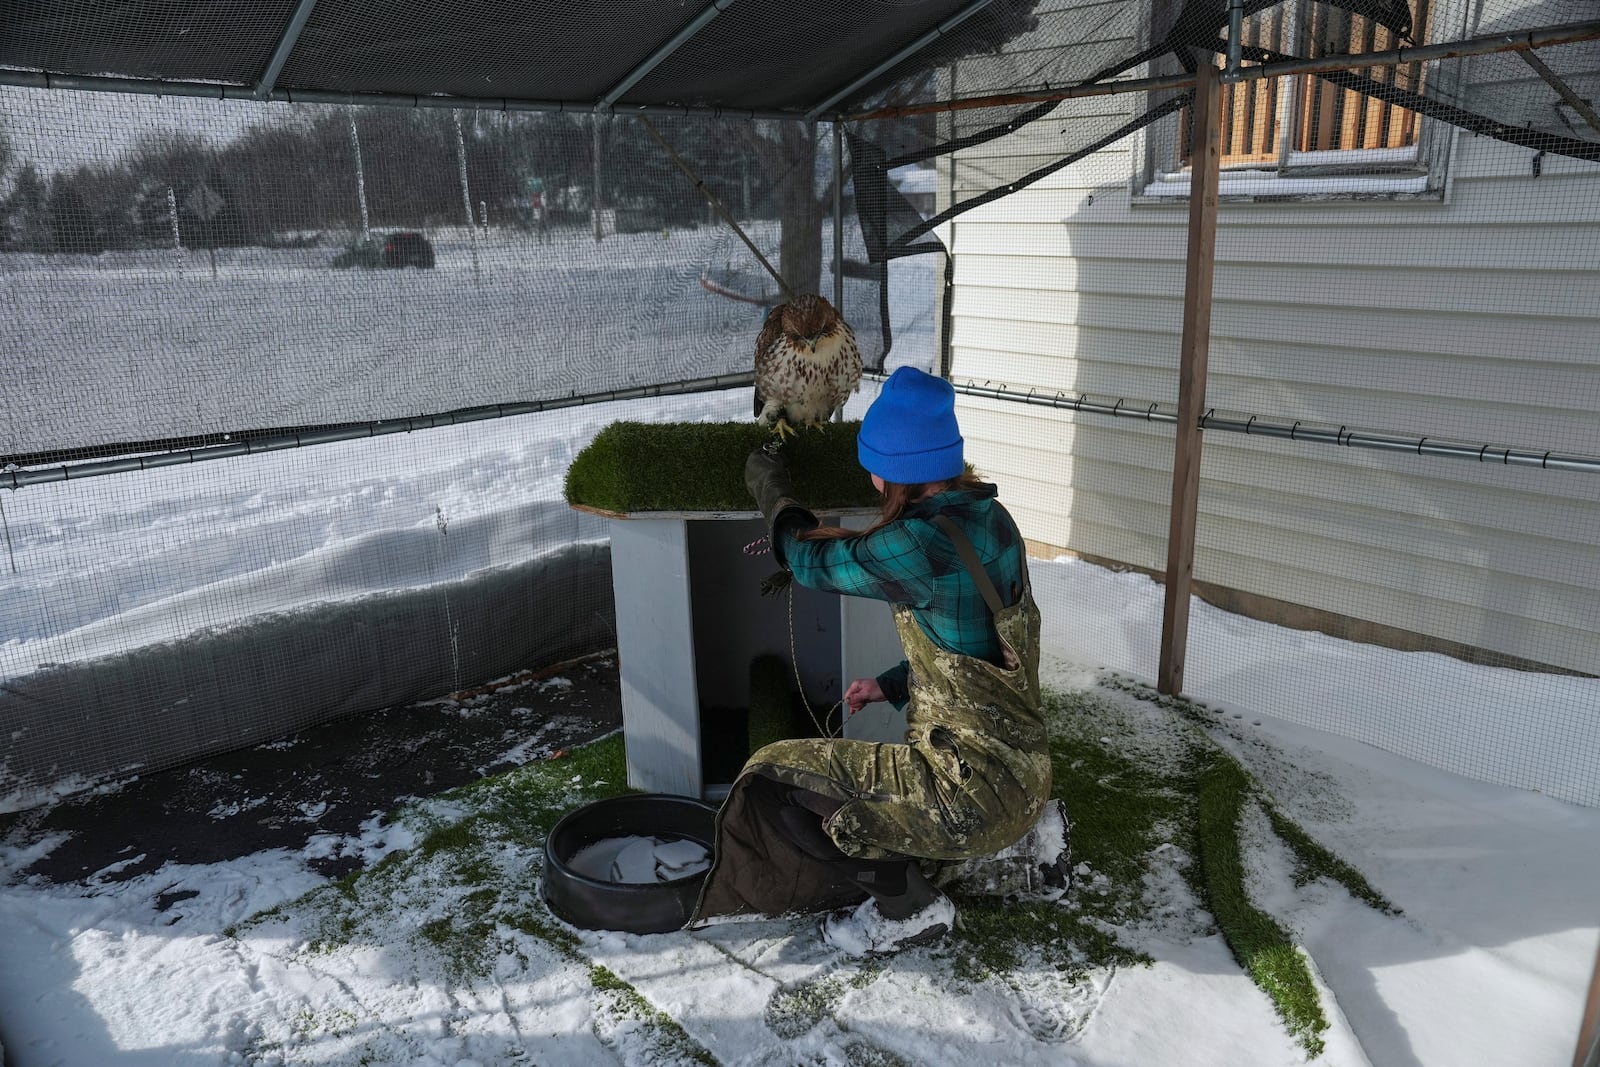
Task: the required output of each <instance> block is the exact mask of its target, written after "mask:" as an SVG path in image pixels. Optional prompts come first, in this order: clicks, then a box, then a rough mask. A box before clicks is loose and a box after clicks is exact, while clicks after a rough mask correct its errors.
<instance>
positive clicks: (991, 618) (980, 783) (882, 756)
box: [691, 367, 1050, 954]
mask: <svg viewBox="0 0 1600 1067" xmlns="http://www.w3.org/2000/svg"><path fill="white" fill-rule="evenodd" d="M858 446H859V456H860V459H861V464H862V466H863V467H865V468H866V470H867V471H868V472H869V473H870V474H871V475H872V481H873V484H874V485H875V486H876V487H877V488H878V490H879V492H881V493H882V494H883V508H882V516H881V518H880V519H879V521H878V522H877V523H875V524H874V525H872V526H871V527H869V528H868V529H867V530H865V531H863V532H860V533H851V532H848V531H842V530H819V529H817V528H816V527H817V519H816V517H815V516H814V515H813V514H812V513H811V512H810V511H808V510H807V509H806V508H805V507H804V505H802V504H801V503H800V502H798V501H796V500H795V499H793V497H792V495H791V493H792V487H791V483H790V480H789V476H788V471H787V469H786V468H785V466H784V464H783V462H782V461H781V460H780V459H778V458H776V457H773V456H769V455H767V454H766V453H765V452H762V451H759V450H758V451H756V452H752V453H751V455H750V457H749V459H748V460H747V461H746V464H745V480H746V483H747V484H748V486H749V488H750V491H751V494H752V495H753V496H754V497H755V499H756V502H757V504H758V506H759V507H760V508H761V512H762V515H763V516H764V517H765V518H766V520H767V522H768V525H769V527H770V530H771V543H772V551H773V554H774V556H776V557H777V559H778V561H779V563H781V564H782V565H783V566H784V567H786V568H787V569H788V570H789V571H790V572H791V573H792V575H793V576H794V580H795V581H797V582H799V583H800V584H801V585H804V586H807V587H809V588H812V589H820V590H825V591H831V592H836V593H842V594H846V595H849V596H864V597H872V598H874V599H877V600H886V601H888V602H889V603H890V605H891V606H892V608H893V612H894V619H895V627H896V629H897V630H898V632H899V635H900V640H901V643H902V645H903V646H904V649H905V654H906V659H905V661H903V662H901V663H900V664H899V665H898V666H896V667H894V668H892V669H890V670H888V671H886V672H885V673H884V674H881V675H879V676H878V677H877V678H872V679H857V680H855V681H853V682H852V683H851V684H850V686H849V688H848V689H847V690H846V692H845V701H846V703H848V704H849V706H850V711H851V712H852V713H854V712H855V711H858V710H860V708H861V707H863V706H864V705H866V704H868V703H871V702H874V701H879V700H888V701H890V702H892V703H893V704H895V705H896V706H897V707H902V708H905V710H906V740H905V743H904V744H884V743H877V742H869V741H858V740H849V739H844V738H803V739H796V740H791V741H779V742H776V743H774V744H770V745H767V746H765V747H764V748H762V749H760V750H759V751H757V752H756V753H755V754H754V755H752V756H751V757H750V759H749V761H748V762H746V764H745V766H744V769H743V770H742V771H741V772H740V774H739V778H738V780H737V781H736V782H735V783H734V786H733V789H732V790H731V792H730V793H729V795H728V799H727V801H726V802H725V803H724V805H723V807H722V811H721V812H720V814H719V815H718V817H717V846H716V861H715V864H714V866H713V867H712V870H711V873H710V874H709V875H708V876H707V879H706V883H705V887H704V889H703V891H702V893H701V896H700V901H699V904H698V906H697V908H696V911H695V916H694V918H693V919H692V920H691V925H694V924H696V923H699V922H701V921H703V920H705V919H708V918H711V917H713V916H719V915H739V914H760V915H779V914H782V913H785V912H794V911H824V910H832V909H835V908H840V907H842V906H846V905H850V904H853V903H856V902H858V901H859V902H861V903H860V906H859V907H858V908H856V909H855V910H854V911H853V912H844V913H840V914H839V915H835V916H830V917H829V918H828V919H827V920H825V921H824V923H823V935H824V937H826V938H827V939H828V941H829V942H830V943H831V944H833V945H835V946H836V947H838V948H840V949H842V950H844V951H847V952H854V953H857V954H862V953H877V952H886V951H893V950H895V949H898V948H904V947H906V946H908V945H914V944H926V943H928V942H931V941H935V940H938V939H939V938H940V937H942V936H943V935H944V934H945V933H946V932H948V930H949V929H950V925H951V923H952V922H953V921H954V918H955V909H954V907H953V905H952V904H951V903H950V901H949V900H948V899H947V898H946V897H945V896H944V895H943V894H942V893H940V892H939V891H938V890H936V889H935V888H934V887H933V886H932V885H931V884H930V883H929V882H928V880H927V877H926V872H925V870H924V865H925V864H927V865H928V867H929V869H931V867H932V865H933V864H936V863H937V862H938V861H947V860H962V859H969V858H972V857H977V856H986V855H989V854H991V853H994V852H996V851H998V850H1000V849H1002V848H1004V847H1006V846H1007V845H1009V844H1011V843H1012V842H1014V841H1016V840H1017V839H1018V838H1020V837H1021V836H1022V835H1023V834H1024V833H1026V832H1027V831H1028V829H1029V828H1030V827H1031V826H1032V825H1033V823H1034V821H1035V820H1036V819H1037V818H1038V816H1039V813H1040V811H1041V809H1042V808H1043V806H1044V804H1045V802H1046V800H1047V799H1048V798H1049V794H1050V760H1049V754H1048V750H1047V738H1046V734H1045V729H1044V723H1043V721H1042V719H1041V716H1040V710H1039V684H1038V683H1039V652H1038V644H1039V612H1038V609H1037V608H1035V607H1034V603H1033V599H1032V596H1031V594H1030V592H1029V588H1028V568H1027V554H1026V549H1025V547H1024V545H1023V541H1022V536H1021V534H1020V533H1019V532H1018V530H1017V526H1016V523H1015V522H1013V521H1012V519H1011V516H1010V515H1009V514H1008V513H1007V512H1006V510H1005V509H1004V508H1003V507H1001V506H1000V504H999V502H998V501H997V500H996V499H995V494H996V490H995V487H994V486H992V485H989V484H987V483H985V482H982V481H980V480H979V479H978V478H977V477H975V476H974V475H971V474H969V473H966V466H965V462H964V457H963V454H962V446H963V441H962V437H961V432H960V428H959V426H958V425H957V422H956V416H955V391H954V390H953V389H952V388H951V386H950V383H949V382H946V381H944V380H943V379H941V378H935V377H933V376H931V375H927V374H924V373H922V372H920V371H917V370H915V369H913V368H909V367H902V368H900V369H899V370H897V371H895V372H894V374H893V375H892V376H890V378H889V380H888V381H887V382H885V383H884V386H883V391H882V392H881V393H880V394H879V396H878V398H877V400H875V401H874V402H873V404H872V406H871V407H870V408H869V409H868V411H867V413H866V416H865V417H864V418H863V419H862V422H861V432H860V435H859V438H858ZM863 897H865V900H863Z"/></svg>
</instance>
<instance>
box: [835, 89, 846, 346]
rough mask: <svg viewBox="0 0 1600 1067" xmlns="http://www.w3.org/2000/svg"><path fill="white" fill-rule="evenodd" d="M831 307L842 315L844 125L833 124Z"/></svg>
mask: <svg viewBox="0 0 1600 1067" xmlns="http://www.w3.org/2000/svg"><path fill="white" fill-rule="evenodd" d="M833 306H834V307H836V308H838V309H839V314H841V315H842V314H844V124H843V123H840V122H837V121H836V122H834V123H833Z"/></svg>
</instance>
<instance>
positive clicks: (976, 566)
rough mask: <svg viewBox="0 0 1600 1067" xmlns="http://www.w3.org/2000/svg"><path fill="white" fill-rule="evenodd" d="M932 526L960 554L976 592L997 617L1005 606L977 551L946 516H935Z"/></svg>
mask: <svg viewBox="0 0 1600 1067" xmlns="http://www.w3.org/2000/svg"><path fill="white" fill-rule="evenodd" d="M933 522H934V525H935V526H937V527H939V529H941V530H943V531H944V532H945V536H947V537H949V538H950V541H951V543H952V544H954V545H955V546H956V551H957V552H959V553H960V554H961V562H962V564H963V565H964V566H965V567H966V568H967V573H968V574H970V575H972V580H973V581H974V582H975V583H977V586H978V592H980V593H982V594H983V601H984V603H986V604H988V605H989V611H990V613H991V614H995V615H998V614H999V613H1000V612H1001V610H1002V609H1004V607H1005V604H1004V603H1002V602H1001V600H1000V591H999V590H998V589H996V588H995V587H994V582H993V581H992V580H991V579H990V577H989V572H988V571H986V570H984V569H983V561H982V560H980V559H978V550H977V549H975V548H973V547H972V541H971V539H970V538H968V537H967V535H966V534H964V533H962V532H961V527H959V526H957V525H956V524H955V522H954V521H952V520H951V518H950V516H948V515H935V516H934V517H933Z"/></svg>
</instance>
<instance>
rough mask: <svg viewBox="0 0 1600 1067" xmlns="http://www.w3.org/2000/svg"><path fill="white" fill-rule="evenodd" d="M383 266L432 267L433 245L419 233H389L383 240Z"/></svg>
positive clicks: (430, 268)
mask: <svg viewBox="0 0 1600 1067" xmlns="http://www.w3.org/2000/svg"><path fill="white" fill-rule="evenodd" d="M383 265H384V266H385V267H423V268H426V269H428V270H432V269H433V245H431V244H429V243H428V239H427V238H426V237H424V236H422V234H420V233H411V232H407V233H391V234H390V235H389V239H388V240H387V241H384V242H383Z"/></svg>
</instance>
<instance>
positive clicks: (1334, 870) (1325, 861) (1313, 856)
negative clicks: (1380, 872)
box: [1261, 797, 1402, 915]
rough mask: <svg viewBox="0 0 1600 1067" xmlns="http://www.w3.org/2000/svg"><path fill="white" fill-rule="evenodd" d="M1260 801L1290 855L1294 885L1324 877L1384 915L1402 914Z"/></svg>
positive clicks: (1349, 868) (1290, 821)
mask: <svg viewBox="0 0 1600 1067" xmlns="http://www.w3.org/2000/svg"><path fill="white" fill-rule="evenodd" d="M1261 799H1262V802H1263V803H1262V806H1263V807H1264V808H1265V809H1266V812H1267V818H1268V819H1269V820H1271V822H1272V832H1273V833H1275V834H1277V835H1278V837H1279V838H1280V839H1282V841H1283V843H1284V844H1286V845H1288V846H1289V850H1290V851H1291V852H1293V853H1294V858H1295V869H1294V884H1295V885H1297V886H1298V885H1307V884H1308V883H1311V882H1314V881H1316V880H1317V879H1318V878H1326V879H1328V880H1329V881H1331V882H1337V883H1339V884H1340V885H1342V886H1344V888H1345V890H1346V891H1347V892H1348V893H1349V894H1350V895H1351V896H1353V897H1355V898H1356V899H1357V900H1360V901H1363V902H1365V903H1366V904H1367V905H1368V906H1369V907H1372V908H1375V909H1376V910H1378V911H1381V912H1383V913H1384V914H1385V915H1400V914H1402V913H1401V911H1400V909H1399V908H1397V907H1395V906H1394V904H1393V903H1391V902H1390V901H1389V898H1388V897H1385V896H1384V895H1383V894H1382V893H1380V892H1378V891H1377V890H1376V889H1374V888H1373V886H1372V883H1371V882H1369V881H1367V876H1366V875H1364V874H1362V873H1361V872H1360V871H1358V870H1356V869H1355V868H1354V867H1352V866H1350V864H1348V863H1346V862H1345V861H1344V860H1342V859H1340V858H1339V857H1338V856H1335V855H1334V854H1333V853H1332V852H1329V851H1328V850H1327V849H1326V848H1324V847H1323V846H1322V845H1320V844H1318V843H1317V842H1316V841H1314V840H1312V838H1311V835H1310V834H1308V833H1306V832H1305V830H1304V829H1302V828H1301V826H1300V824H1299V823H1297V822H1295V821H1294V820H1293V819H1291V818H1289V817H1288V816H1287V815H1285V814H1284V813H1283V812H1282V811H1280V810H1279V809H1278V806H1277V805H1276V804H1273V803H1272V802H1271V801H1269V800H1267V799H1266V798H1265V797H1263V798H1261Z"/></svg>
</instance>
